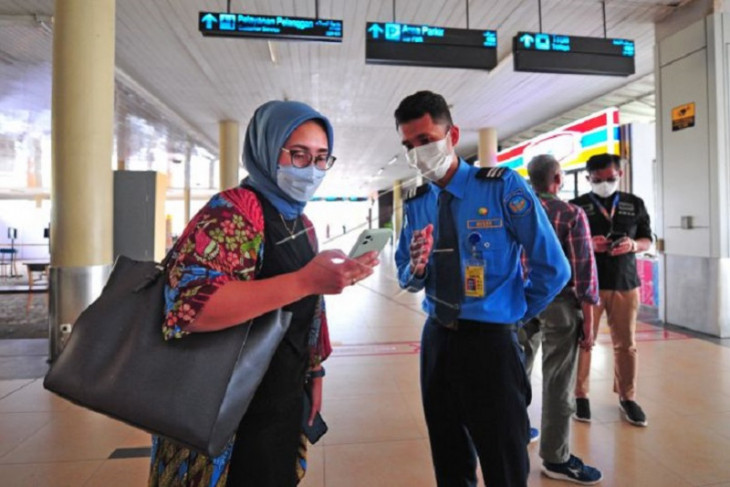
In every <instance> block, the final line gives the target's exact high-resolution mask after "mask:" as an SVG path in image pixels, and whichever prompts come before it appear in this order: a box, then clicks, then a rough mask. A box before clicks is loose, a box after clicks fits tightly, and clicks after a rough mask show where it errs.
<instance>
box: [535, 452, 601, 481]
mask: <svg viewBox="0 0 730 487" xmlns="http://www.w3.org/2000/svg"><path fill="white" fill-rule="evenodd" d="M542 473H543V474H544V475H546V476H548V477H550V478H551V479H557V480H567V481H568V482H574V483H576V484H581V485H593V484H597V483H598V482H600V481H601V478H603V475H601V471H600V470H598V469H597V468H595V467H591V466H590V465H586V464H584V463H583V461H582V460H581V459H580V458H578V457H576V456H575V455H570V459H569V460H568V461H567V462H565V463H547V462H546V463H543V464H542Z"/></svg>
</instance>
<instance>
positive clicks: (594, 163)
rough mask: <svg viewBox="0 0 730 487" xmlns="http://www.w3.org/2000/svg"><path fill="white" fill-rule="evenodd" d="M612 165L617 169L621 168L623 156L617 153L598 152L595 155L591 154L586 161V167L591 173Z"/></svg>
mask: <svg viewBox="0 0 730 487" xmlns="http://www.w3.org/2000/svg"><path fill="white" fill-rule="evenodd" d="M611 165H613V166H615V167H616V169H618V170H620V169H621V158H620V157H619V156H617V155H616V154H608V153H603V154H596V155H595V156H591V157H590V158H589V159H588V162H586V169H587V170H588V172H589V173H591V172H593V171H600V170H601V169H606V168H607V167H610V166H611Z"/></svg>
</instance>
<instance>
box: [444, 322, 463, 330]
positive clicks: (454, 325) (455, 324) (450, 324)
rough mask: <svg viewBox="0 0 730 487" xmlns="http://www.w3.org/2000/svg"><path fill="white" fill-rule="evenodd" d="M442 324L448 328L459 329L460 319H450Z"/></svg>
mask: <svg viewBox="0 0 730 487" xmlns="http://www.w3.org/2000/svg"><path fill="white" fill-rule="evenodd" d="M441 326H443V327H444V328H446V329H447V330H452V331H458V330H459V320H454V321H449V322H448V323H441Z"/></svg>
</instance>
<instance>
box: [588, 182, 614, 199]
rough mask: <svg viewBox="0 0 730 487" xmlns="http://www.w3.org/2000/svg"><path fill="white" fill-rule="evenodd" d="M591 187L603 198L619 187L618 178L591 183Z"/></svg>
mask: <svg viewBox="0 0 730 487" xmlns="http://www.w3.org/2000/svg"><path fill="white" fill-rule="evenodd" d="M591 189H592V190H593V192H594V193H596V194H597V195H598V196H600V197H601V198H608V197H609V196H611V195H612V194H613V193H615V192H616V190H617V189H618V180H616V181H614V182H612V183H611V182H608V181H603V182H601V183H591Z"/></svg>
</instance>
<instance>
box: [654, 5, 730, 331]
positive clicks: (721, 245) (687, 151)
mask: <svg viewBox="0 0 730 487" xmlns="http://www.w3.org/2000/svg"><path fill="white" fill-rule="evenodd" d="M718 4H719V5H718ZM721 4H722V2H708V1H697V2H693V3H691V4H688V6H687V7H686V8H683V9H679V10H677V11H676V12H675V13H674V14H673V15H672V16H671V17H669V18H668V19H666V20H665V21H663V22H662V23H661V24H658V25H657V29H656V33H657V43H656V46H657V50H656V56H655V79H656V84H657V87H656V93H657V117H656V120H657V122H656V123H657V173H658V174H657V177H658V180H659V188H660V191H658V198H657V201H658V205H657V210H658V212H657V213H658V215H657V216H658V218H657V223H656V224H657V232H658V233H659V235H660V236H661V237H663V238H664V245H663V248H664V255H663V258H664V259H663V260H664V265H665V272H664V276H665V284H664V290H665V297H664V299H663V300H662V302H663V303H664V305H665V321H667V322H669V323H672V324H675V325H680V326H685V327H687V328H690V329H693V330H697V331H701V332H703V333H708V334H711V335H715V336H720V337H728V336H730V208H729V206H730V141H728V138H727V134H728V128H729V127H730V103H728V102H729V101H730V100H729V99H728V93H727V86H728V83H730V57H728V55H727V45H728V44H730V34H728V33H729V32H730V14H728V13H723V10H722V5H721ZM688 161H691V166H688V165H687V164H688Z"/></svg>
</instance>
